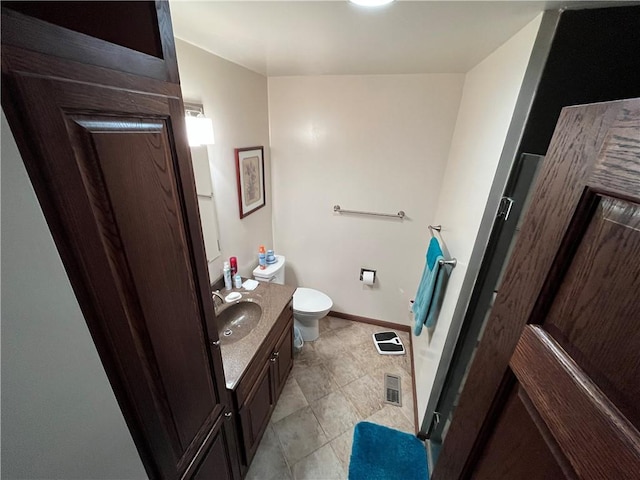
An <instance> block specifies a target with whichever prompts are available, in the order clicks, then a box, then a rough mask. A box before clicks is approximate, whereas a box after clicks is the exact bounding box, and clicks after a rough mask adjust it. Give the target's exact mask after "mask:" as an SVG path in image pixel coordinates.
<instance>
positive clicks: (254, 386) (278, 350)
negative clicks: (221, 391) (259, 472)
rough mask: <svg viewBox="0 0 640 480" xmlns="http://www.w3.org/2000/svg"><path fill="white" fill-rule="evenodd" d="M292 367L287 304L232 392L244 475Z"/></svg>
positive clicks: (291, 333)
mask: <svg viewBox="0 0 640 480" xmlns="http://www.w3.org/2000/svg"><path fill="white" fill-rule="evenodd" d="M292 366H293V307H292V303H291V302H289V304H288V306H287V307H286V308H285V309H284V311H283V312H282V314H280V316H279V317H278V320H277V321H276V323H275V325H274V327H273V328H272V329H271V332H270V333H269V335H268V337H267V339H266V340H265V342H264V343H263V344H262V346H261V348H260V349H259V351H258V352H257V353H256V355H255V357H254V358H253V360H252V361H251V363H250V364H249V366H248V367H247V370H246V372H245V374H244V375H243V376H242V378H241V379H240V381H239V383H238V386H237V388H236V389H235V390H233V399H234V404H235V406H236V408H237V412H238V419H237V426H238V430H239V437H240V441H239V444H240V450H241V457H242V472H243V475H244V474H245V473H246V471H247V469H248V467H249V465H250V464H251V460H252V459H253V456H254V455H255V453H256V450H257V448H258V445H259V444H260V439H261V438H262V435H263V433H264V431H265V429H266V428H267V424H268V423H269V419H270V418H271V414H272V413H273V409H274V407H275V405H276V402H277V400H278V397H279V396H280V393H282V389H283V387H284V384H285V382H286V380H287V376H288V375H289V372H290V371H291V367H292Z"/></svg>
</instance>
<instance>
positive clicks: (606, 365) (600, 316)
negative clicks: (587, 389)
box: [544, 197, 640, 428]
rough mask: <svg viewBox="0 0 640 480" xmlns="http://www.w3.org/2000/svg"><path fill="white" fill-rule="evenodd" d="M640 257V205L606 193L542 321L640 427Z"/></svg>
mask: <svg viewBox="0 0 640 480" xmlns="http://www.w3.org/2000/svg"><path fill="white" fill-rule="evenodd" d="M638 258H640V209H639V208H638V207H637V206H636V205H635V204H633V203H630V202H625V201H621V200H616V199H612V198H610V197H603V198H602V199H601V200H600V201H599V203H598V206H597V207H596V210H595V213H594V215H593V217H592V219H591V222H590V224H589V227H588V228H587V230H586V232H585V234H584V236H583V238H582V241H581V243H580V246H579V247H578V249H577V252H576V254H575V257H574V258H573V261H572V262H571V266H570V267H569V270H568V272H567V274H566V275H565V277H564V279H563V281H562V284H561V286H560V288H559V290H558V294H557V296H556V298H555V300H554V303H553V306H552V308H551V310H550V312H549V314H548V315H547V316H546V319H545V320H544V328H545V330H547V331H548V332H549V333H551V335H552V336H553V337H554V338H555V340H556V341H558V343H560V345H562V347H563V348H564V350H566V351H567V352H569V354H570V355H571V357H572V358H573V360H574V361H575V362H576V363H577V364H578V365H579V366H580V368H581V369H582V370H584V371H585V372H586V373H587V374H588V375H589V376H590V377H591V379H592V381H593V382H594V383H595V384H596V385H597V386H598V387H599V388H600V389H601V390H602V391H603V392H605V393H606V395H607V396H609V397H610V398H611V399H612V400H613V401H614V402H615V403H616V405H617V406H618V408H619V409H620V410H621V411H622V412H623V413H624V415H625V416H626V417H627V418H628V419H629V420H630V421H631V422H632V423H633V424H634V425H635V426H636V428H638V427H640V405H639V404H638V398H640V381H638V380H639V379H640V355H638V352H640V328H638V327H639V326H640V324H639V321H640V318H639V317H638V315H639V312H640V262H638V261H634V260H637V259H638ZM632 292H635V294H632ZM621 358H624V359H625V361H624V362H621V361H620V359H621Z"/></svg>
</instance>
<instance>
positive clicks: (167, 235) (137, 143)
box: [1, 2, 240, 479]
mask: <svg viewBox="0 0 640 480" xmlns="http://www.w3.org/2000/svg"><path fill="white" fill-rule="evenodd" d="M2 7H3V8H2V24H1V26H2V59H1V60H2V107H3V110H4V111H5V113H6V116H7V119H8V121H9V125H10V127H11V130H12V132H13V134H14V136H15V138H16V141H17V143H18V146H19V149H20V153H21V155H22V158H23V160H24V163H25V166H26V168H27V171H28V173H29V176H30V179H31V182H32V183H33V185H34V189H35V191H36V194H37V196H38V200H39V202H40V205H41V206H42V209H43V211H44V214H45V217H46V220H47V223H48V225H49V228H50V229H51V232H52V235H53V238H54V240H55V243H56V246H57V248H58V251H59V252H60V255H61V257H62V260H63V263H64V266H65V269H66V271H67V274H68V276H69V279H70V281H71V284H72V286H73V289H74V292H75V295H76V297H77V299H78V302H79V304H80V307H81V309H82V312H83V315H84V317H85V319H86V322H87V325H88V327H89V330H90V332H91V336H92V338H93V341H94V343H95V346H96V349H97V351H98V354H99V355H100V359H101V361H102V364H103V365H104V368H105V371H106V373H107V376H108V378H109V381H110V383H111V386H112V388H113V390H114V393H115V396H116V399H117V400H118V404H119V406H120V408H121V410H122V413H123V415H124V418H125V421H126V423H127V426H128V427H129V430H130V432H131V435H132V437H133V439H134V442H135V445H136V447H137V449H138V452H139V454H140V457H141V459H142V461H143V464H144V466H145V469H146V471H147V474H148V476H149V477H150V478H152V479H165V478H166V479H178V478H180V479H190V478H202V479H212V478H229V479H233V478H235V479H239V477H240V472H239V462H238V459H237V446H236V440H235V428H234V423H233V420H234V419H233V416H232V411H231V403H230V398H229V394H228V392H227V390H226V387H225V380H224V373H223V370H222V359H221V356H220V350H219V348H211V349H210V348H209V343H210V342H211V341H216V340H217V339H218V337H217V332H215V331H213V332H208V331H207V328H206V325H207V324H214V323H215V319H214V311H213V303H212V299H211V295H210V293H209V289H210V287H209V279H208V272H207V262H206V258H205V252H204V242H203V239H202V231H201V227H200V219H199V214H198V206H197V198H196V192H195V183H194V179H193V171H192V166H191V159H190V153H189V148H188V144H187V139H186V130H185V125H184V119H183V117H184V107H183V103H182V96H181V90H180V85H179V80H178V71H177V64H176V59H175V49H174V43H173V33H172V30H171V21H170V16H169V10H168V8H169V7H168V4H167V3H166V2H157V3H154V2H42V3H39V2H25V3H21V2H16V3H11V2H3V4H2ZM94 33H95V34H94ZM53 413H54V414H55V412H53ZM114 461H118V459H117V458H115V459H114Z"/></svg>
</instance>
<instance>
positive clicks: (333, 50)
mask: <svg viewBox="0 0 640 480" xmlns="http://www.w3.org/2000/svg"><path fill="white" fill-rule="evenodd" d="M562 3H568V2H543V1H491V2H487V1H466V2H462V1H455V0H449V1H397V2H395V3H392V4H390V5H387V6H384V7H377V8H370V9H367V8H363V7H359V6H357V5H354V4H351V3H349V2H348V1H346V0H343V1H337V0H336V1H276V2H273V1H187V0H174V1H172V2H171V5H170V7H171V13H172V19H173V27H174V33H175V35H176V37H178V38H180V39H182V40H185V41H187V42H189V43H192V44H194V45H197V46H199V47H201V48H203V49H205V50H207V51H209V52H212V53H214V54H216V55H218V56H220V57H222V58H225V59H227V60H230V61H232V62H234V63H237V64H239V65H242V66H244V67H246V68H248V69H250V70H253V71H255V72H258V73H261V74H263V75H267V76H282V75H348V74H399V73H463V72H467V71H469V70H470V69H471V68H472V67H473V66H475V65H476V64H478V63H479V62H480V61H481V60H482V59H484V58H485V57H486V56H487V55H489V54H490V53H491V52H493V51H494V50H495V49H496V48H498V47H499V46H500V45H501V44H503V43H504V42H505V41H506V40H507V39H509V38H510V37H511V36H513V35H514V34H515V33H516V32H517V31H519V30H520V29H521V28H523V27H524V26H525V25H526V24H527V23H528V22H530V21H531V20H532V19H533V18H535V17H536V15H537V14H539V13H540V12H541V11H543V10H544V9H545V8H558V7H559V6H560V5H561V4H562Z"/></svg>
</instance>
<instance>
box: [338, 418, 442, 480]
mask: <svg viewBox="0 0 640 480" xmlns="http://www.w3.org/2000/svg"><path fill="white" fill-rule="evenodd" d="M427 472H428V471H427V452H426V450H425V448H424V443H422V442H421V441H420V440H418V438H417V437H416V436H415V435H410V434H408V433H404V432H400V431H398V430H394V429H392V428H387V427H384V426H382V425H376V424H374V423H369V422H360V423H358V424H357V425H356V428H355V430H354V432H353V448H352V449H351V461H350V462H349V480H426V479H428V478H429V474H428V473H427Z"/></svg>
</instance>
